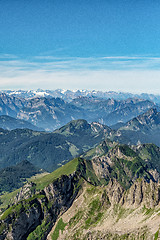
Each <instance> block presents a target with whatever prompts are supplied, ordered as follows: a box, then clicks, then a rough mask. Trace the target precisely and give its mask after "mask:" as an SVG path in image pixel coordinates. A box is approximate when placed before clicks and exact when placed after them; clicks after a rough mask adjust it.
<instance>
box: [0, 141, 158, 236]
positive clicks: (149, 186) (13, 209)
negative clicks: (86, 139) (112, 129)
mask: <svg viewBox="0 0 160 240" xmlns="http://www.w3.org/2000/svg"><path fill="white" fill-rule="evenodd" d="M96 149H97V148H96ZM147 149H151V148H150V146H149V148H146V146H143V145H142V146H141V147H139V146H137V147H136V146H135V147H134V146H132V147H129V146H127V145H120V144H110V146H109V147H108V148H106V147H105V151H104V154H103V155H101V152H100V153H99V155H98V152H97V151H96V150H94V149H93V150H92V151H93V152H94V151H95V152H96V154H97V155H96V156H94V157H93V158H92V159H90V160H85V159H84V158H78V159H74V160H73V162H72V163H71V164H74V169H75V170H74V171H73V172H72V173H70V174H68V175H67V174H63V170H62V169H64V168H63V167H62V168H61V169H59V170H58V171H60V172H61V174H60V175H59V176H58V175H54V174H53V173H51V174H50V175H47V176H46V178H45V177H44V179H48V180H47V183H45V185H43V188H38V185H37V183H36V182H35V183H28V184H26V185H25V186H24V187H23V188H21V190H20V191H19V193H18V194H17V195H16V197H15V198H14V200H13V202H12V205H11V206H10V208H8V209H7V210H6V211H5V212H4V213H3V214H2V216H1V220H0V231H1V235H0V240H4V239H5V240H7V239H11V240H17V239H19V240H24V239H27V240H31V239H42V240H43V239H46V238H47V235H48V233H49V232H50V231H51V229H52V227H53V226H54V224H55V223H56V224H58V221H59V219H60V216H63V215H64V214H65V213H66V212H68V211H69V208H70V207H71V208H72V206H73V205H75V204H76V201H77V199H78V198H79V197H80V196H81V194H82V195H83V196H85V197H84V200H83V204H82V205H77V207H76V211H77V213H76V214H77V215H76V214H75V216H74V217H72V218H68V220H67V222H65V224H64V226H66V225H67V228H68V229H70V230H71V231H69V230H68V232H67V231H66V234H68V235H66V238H62V239H71V240H72V239H75V237H77V239H84V238H85V239H94V237H95V238H96V237H98V236H99V237H101V236H104V239H107V238H106V236H113V235H107V234H110V233H109V232H108V233H104V232H103V231H102V232H100V233H98V232H97V229H101V228H100V225H98V224H99V223H100V221H102V223H103V224H104V226H106V225H105V221H106V222H107V221H108V220H105V218H106V219H107V216H108V217H110V218H111V219H112V218H113V219H115V220H114V221H115V222H114V221H113V223H112V225H111V228H112V229H114V228H113V227H114V224H118V223H119V221H120V219H121V216H122V215H123V214H124V212H125V213H127V214H131V213H132V211H136V209H144V211H145V210H146V209H147V211H148V212H149V213H150V209H152V211H154V209H156V211H155V214H156V217H157V219H159V215H158V211H159V210H158V208H159V207H160V177H159V170H158V169H159V167H157V166H160V163H156V164H155V162H154V156H155V152H154V155H153V156H152V154H151V152H149V153H148V152H146V151H147ZM154 149H155V151H156V148H154ZM142 150H145V151H142ZM157 151H159V149H157ZM142 152H143V159H142V157H141V156H142ZM145 156H146V157H145ZM148 156H149V157H150V158H149V157H148ZM75 163H76V165H75ZM69 166H70V167H73V165H69ZM75 166H76V167H75ZM70 167H66V169H67V171H68V168H70ZM52 174H53V175H52ZM56 174H57V173H56ZM53 176H56V177H53ZM52 178H53V179H52ZM49 179H50V180H49ZM45 181H46V180H45ZM49 181H50V182H49ZM39 182H41V184H42V183H43V184H44V182H43V178H42V179H40V180H39ZM84 186H88V189H85V191H84ZM38 189H41V190H38ZM84 192H85V193H84ZM75 200H76V201H75ZM131 210H132V211H131ZM74 211H75V210H74ZM141 212H142V211H141ZM148 212H147V214H148ZM137 214H140V213H137ZM141 215H142V214H141ZM113 216H114V217H113ZM126 217H127V215H126ZM132 217H133V216H132ZM113 219H112V220H113ZM142 220H144V222H145V221H146V220H145V218H143V219H142ZM159 220H160V219H159ZM103 224H102V226H103ZM108 224H109V222H108ZM147 224H148V223H147ZM80 225H82V229H81V228H80ZM117 226H118V225H117ZM135 228H136V227H135ZM75 229H77V231H78V230H79V233H78V232H77V233H76V234H79V235H75V236H74V235H73V236H72V231H73V233H74V232H75V231H76V230H75ZM103 230H104V229H103ZM157 230H158V229H157ZM107 231H109V230H107ZM124 231H125V230H124ZM70 232H71V233H70ZM81 232H82V235H81V234H80V233H81ZM112 233H113V232H112ZM97 234H99V235H97ZM105 234H106V235H105ZM37 236H38V237H37ZM67 236H68V238H67ZM78 236H81V237H79V238H78ZM137 236H138V235H137ZM149 236H151V235H149ZM36 237H37V238H36ZM60 239H61V238H60ZM108 239H111V238H109V237H108ZM117 239H121V238H117ZM126 239H127V238H126ZM135 239H136V238H135ZM137 239H138V238H137ZM144 239H147V238H144Z"/></svg>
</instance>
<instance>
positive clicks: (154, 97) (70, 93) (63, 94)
mask: <svg viewBox="0 0 160 240" xmlns="http://www.w3.org/2000/svg"><path fill="white" fill-rule="evenodd" d="M0 92H1V93H6V94H8V95H10V96H15V97H22V98H32V97H47V98H48V97H51V98H52V97H55V98H57V97H59V98H62V99H64V100H65V101H67V102H70V101H72V100H73V99H75V98H77V97H98V98H104V99H108V98H114V99H115V100H126V99H127V98H140V99H146V100H149V101H153V102H155V103H158V104H159V103H160V95H158V94H148V93H141V94H133V93H126V92H114V91H96V90H92V91H90V90H67V89H56V90H43V89H37V90H28V91H25V90H17V91H16V90H3V91H0Z"/></svg>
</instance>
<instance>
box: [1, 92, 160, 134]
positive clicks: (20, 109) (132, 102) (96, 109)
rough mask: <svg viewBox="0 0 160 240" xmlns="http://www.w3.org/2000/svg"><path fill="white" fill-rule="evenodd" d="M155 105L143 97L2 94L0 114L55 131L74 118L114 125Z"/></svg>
mask: <svg viewBox="0 0 160 240" xmlns="http://www.w3.org/2000/svg"><path fill="white" fill-rule="evenodd" d="M153 107H157V106H156V105H155V104H154V103H153V102H150V101H148V100H142V99H126V100H114V99H107V100H106V99H100V98H97V97H79V98H76V99H74V100H73V101H72V102H70V103H68V102H66V101H64V100H63V99H61V98H53V97H35V98H18V97H15V96H14V95H7V94H4V93H2V94H0V115H8V116H11V117H14V118H18V119H21V120H25V121H29V122H30V123H32V124H34V125H35V126H37V127H39V128H42V129H45V130H46V131H53V130H54V129H56V128H58V127H61V126H63V125H65V124H66V123H67V122H69V121H71V120H74V119H85V120H87V121H88V122H93V121H98V122H101V123H103V124H106V125H113V124H116V123H117V122H120V121H122V122H126V121H128V120H130V119H132V118H133V117H136V116H138V115H139V114H141V113H144V112H145V111H147V110H148V109H150V108H153ZM157 108H158V107H157Z"/></svg>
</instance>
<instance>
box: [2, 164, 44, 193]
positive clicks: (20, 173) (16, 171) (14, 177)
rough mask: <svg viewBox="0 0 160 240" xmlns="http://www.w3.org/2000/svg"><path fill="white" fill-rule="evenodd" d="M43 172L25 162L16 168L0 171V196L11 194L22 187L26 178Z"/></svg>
mask: <svg viewBox="0 0 160 240" xmlns="http://www.w3.org/2000/svg"><path fill="white" fill-rule="evenodd" d="M43 172H44V171H43V170H42V169H41V170H40V169H38V168H37V167H35V166H34V165H33V164H32V163H30V162H29V161H27V160H25V161H22V162H20V163H19V164H17V165H16V166H11V167H6V168H4V169H2V170H1V171H0V194H2V193H3V192H12V191H13V190H14V189H18V188H20V187H22V186H23V185H24V182H25V181H26V179H27V178H30V177H32V176H33V175H35V174H40V173H43Z"/></svg>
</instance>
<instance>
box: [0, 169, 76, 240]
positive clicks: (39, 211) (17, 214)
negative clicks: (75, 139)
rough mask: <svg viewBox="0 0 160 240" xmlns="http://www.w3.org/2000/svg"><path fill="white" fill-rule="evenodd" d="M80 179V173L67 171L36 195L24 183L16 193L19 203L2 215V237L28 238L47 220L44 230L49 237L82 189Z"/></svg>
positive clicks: (21, 239) (13, 238) (0, 223)
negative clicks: (66, 173)
mask: <svg viewBox="0 0 160 240" xmlns="http://www.w3.org/2000/svg"><path fill="white" fill-rule="evenodd" d="M78 181H79V177H78V175H77V174H75V173H74V174H72V175H69V176H66V175H63V176H62V177H61V178H59V179H57V180H55V181H54V182H53V183H52V184H49V185H48V186H47V187H46V188H44V190H43V191H41V192H39V193H38V194H36V195H33V194H32V197H31V192H30V190H29V189H30V188H29V186H26V187H24V188H23V190H22V191H21V192H20V194H19V195H17V197H16V202H17V201H18V203H17V205H13V206H12V207H10V208H9V209H8V210H7V211H6V212H5V213H4V215H3V216H2V219H1V221H0V225H1V236H0V239H1V240H3V239H6V240H7V239H12V240H17V239H18V240H23V239H26V238H27V237H28V235H29V234H30V233H31V232H33V231H34V230H35V229H36V227H37V226H38V225H41V224H42V223H43V222H44V221H45V226H46V225H47V227H46V228H45V232H44V233H43V239H45V236H46V235H47V232H48V231H49V230H50V227H51V226H52V224H53V223H54V222H55V221H56V219H57V218H58V216H59V215H60V214H62V213H63V212H65V211H66V210H67V209H68V208H69V207H70V206H71V204H72V202H73V200H74V199H75V197H76V195H77V193H78V190H79V189H78V188H77V184H78ZM32 187H33V186H32ZM23 194H24V195H23ZM24 197H25V199H24ZM21 199H23V200H21ZM19 200H21V201H19ZM16 202H15V203H16ZM31 239H32V238H31Z"/></svg>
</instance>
